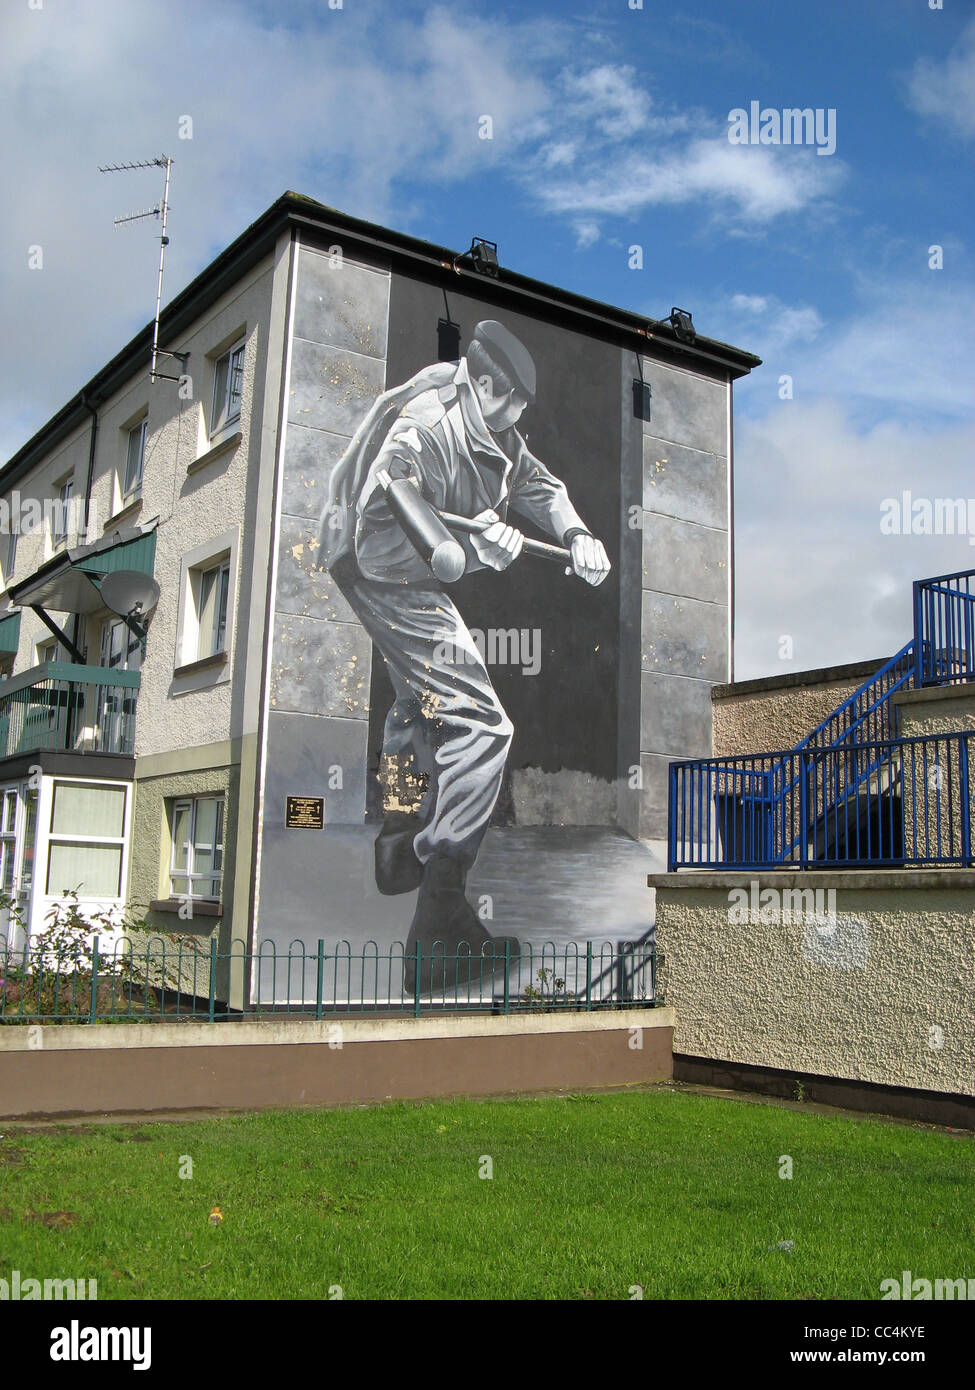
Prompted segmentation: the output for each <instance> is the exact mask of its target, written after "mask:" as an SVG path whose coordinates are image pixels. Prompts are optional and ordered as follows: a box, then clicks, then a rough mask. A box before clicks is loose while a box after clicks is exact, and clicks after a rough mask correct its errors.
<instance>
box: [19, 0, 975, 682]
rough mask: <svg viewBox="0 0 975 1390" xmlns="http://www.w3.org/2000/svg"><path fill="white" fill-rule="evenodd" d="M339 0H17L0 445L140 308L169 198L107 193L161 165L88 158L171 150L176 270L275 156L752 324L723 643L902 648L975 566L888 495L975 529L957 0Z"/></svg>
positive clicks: (290, 168)
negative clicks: (753, 138)
mask: <svg viewBox="0 0 975 1390" xmlns="http://www.w3.org/2000/svg"><path fill="white" fill-rule="evenodd" d="M337 4H338V0H331V5H330V3H329V0H279V2H277V3H272V0H263V2H262V0H254V2H253V3H247V0H207V3H206V4H205V5H200V4H198V3H196V0H166V3H165V4H163V3H160V0H4V4H3V8H2V14H0V93H2V95H0V102H2V117H3V129H4V140H3V143H2V147H0V148H2V153H0V160H2V189H3V198H2V200H0V246H2V255H0V302H2V304H3V318H4V327H5V332H4V333H3V335H2V344H0V352H2V355H3V364H2V366H3V370H2V373H0V391H2V395H3V399H2V409H0V455H2V457H4V458H6V457H7V456H9V455H10V454H11V453H13V452H14V450H15V449H16V448H17V447H18V446H19V445H20V444H21V443H23V442H24V440H25V439H26V438H28V437H29V435H30V434H32V433H33V432H34V430H36V429H37V428H38V427H39V426H40V425H41V424H42V423H43V422H44V421H45V420H46V419H47V418H48V417H49V416H50V415H51V414H52V413H53V412H54V411H55V410H56V409H57V408H58V407H59V406H60V405H61V404H63V402H64V401H65V400H66V399H67V398H68V397H69V396H70V395H71V394H73V393H74V392H75V391H76V390H77V389H78V388H79V387H80V386H81V385H82V384H83V383H84V381H85V380H87V379H88V377H90V376H91V375H92V374H93V373H94V372H95V371H96V370H97V369H98V368H99V367H100V366H101V365H102V364H103V363H104V362H105V361H106V360H108V358H110V357H111V356H112V355H113V354H114V353H115V352H116V351H117V350H118V348H119V347H120V346H121V345H122V344H123V343H124V342H125V341H127V339H128V338H129V337H130V336H131V335H132V334H133V333H134V332H135V331H137V329H138V328H139V327H140V326H141V325H142V324H144V323H145V322H146V320H147V319H148V318H149V317H150V316H151V311H152V306H153V302H154V287H155V281H154V267H155V260H156V256H157V253H158V244H157V242H156V241H154V240H153V236H154V234H155V232H156V229H155V224H153V223H148V224H141V225H137V226H136V227H131V228H128V229H126V230H124V231H115V230H113V227H112V219H113V217H114V216H115V215H116V214H118V213H122V212H127V211H130V210H133V211H134V210H137V209H140V208H142V207H148V206H150V205H151V204H152V203H153V201H154V200H155V199H156V198H157V197H158V192H159V189H158V186H157V185H158V179H157V177H156V175H155V174H154V173H153V174H133V175H126V176H121V175H117V176H104V175H99V174H98V173H97V172H96V166H97V165H98V164H103V163H109V162H115V161H120V160H126V159H138V158H145V157H146V156H148V155H152V154H155V153H157V152H160V151H165V152H167V153H169V154H172V155H173V156H174V157H175V160H176V163H175V166H174V170H173V188H172V195H171V202H172V216H171V225H170V231H171V235H172V245H171V248H170V254H169V259H168V261H167V284H166V297H167V298H171V297H173V296H174V295H175V294H176V293H177V292H178V291H179V290H180V289H181V288H182V286H183V285H185V284H186V283H187V282H188V281H189V280H190V279H191V278H192V277H193V276H194V275H195V274H196V273H197V272H198V271H199V270H201V269H202V268H203V266H204V265H206V263H207V262H208V261H209V260H210V259H212V257H213V256H214V255H215V254H216V253H217V252H218V251H219V250H221V249H222V247H223V246H225V245H226V244H227V243H228V242H229V241H230V240H232V239H233V237H235V236H236V235H237V234H238V233H239V232H240V231H242V230H243V228H244V227H245V226H246V225H247V224H248V223H249V222H251V221H252V220H253V219H254V218H255V217H256V216H258V215H259V213H260V212H261V211H262V210H263V209H264V208H265V207H266V206H267V205H268V204H269V203H271V202H272V201H273V200H274V199H275V198H276V197H277V196H278V195H279V194H280V193H282V192H283V191H284V190H285V189H288V188H291V189H296V190H298V191H300V192H303V193H306V194H308V195H310V196H312V197H314V198H318V199H320V200H321V201H323V202H326V203H329V204H331V205H333V206H335V207H338V208H341V209H343V210H345V211H347V212H350V213H353V214H355V215H357V216H360V217H365V218H369V219H372V220H375V221H378V222H380V223H383V224H385V225H388V226H392V227H396V228H398V229H401V230H403V231H408V232H411V233H413V234H414V235H417V236H421V237H426V238H429V239H431V240H433V241H436V242H440V243H443V244H445V245H447V246H452V247H456V248H458V249H462V248H464V247H466V246H467V245H468V243H469V241H470V237H471V235H472V234H476V235H480V236H487V237H490V238H492V239H495V240H497V241H498V243H499V248H500V256H501V259H502V262H503V264H504V265H506V266H509V267H511V268H513V269H516V270H518V271H521V272H523V273H525V274H528V275H533V276H537V277H539V278H541V279H544V280H548V281H550V282H552V283H555V284H558V285H562V286H565V287H567V288H569V289H573V290H577V291H579V292H581V293H583V294H587V295H591V296H593V297H595V298H597V299H602V300H606V301H608V302H611V303H615V304H619V305H621V306H623V307H625V308H627V309H630V310H633V311H635V312H638V313H646V314H647V315H648V316H649V317H656V316H659V315H661V314H666V313H667V312H669V310H670V307H671V305H673V304H679V305H682V306H685V307H687V308H689V309H691V310H692V312H693V314H694V320H695V324H696V326H697V327H698V329H699V330H700V331H701V332H702V333H705V334H707V335H709V336H713V337H717V338H721V339H724V340H726V341H729V342H732V343H735V344H736V345H738V346H740V347H744V348H747V349H749V350H751V351H753V352H756V353H757V354H759V355H760V356H761V357H762V358H763V359H764V361H765V365H764V366H763V367H761V368H760V369H759V370H758V371H757V372H756V373H754V374H753V375H752V377H750V378H749V379H747V380H746V381H744V382H742V383H740V384H739V385H738V387H737V388H736V509H737V512H736V514H737V541H738V640H737V654H736V655H737V669H736V674H737V675H738V676H739V677H740V678H744V677H747V676H753V675H763V674H771V673H774V672H777V671H782V670H788V669H804V668H808V667H813V666H819V665H825V664H831V663H834V662H840V661H850V660H859V659H865V658H873V657H881V656H884V655H885V654H888V653H890V652H892V651H893V650H895V649H896V648H898V647H900V646H901V645H902V644H903V642H904V641H906V640H907V638H908V637H909V635H910V625H911V619H910V584H909V581H910V579H911V578H913V577H919V576H921V575H927V574H935V573H940V572H942V571H946V570H951V569H961V568H972V567H975V546H973V545H972V544H971V543H970V538H969V536H967V535H963V536H925V535H913V536H912V535H900V536H891V535H885V534H882V532H881V529H880V518H881V504H882V502H883V501H884V499H885V498H888V497H891V496H900V494H901V493H902V492H903V491H904V490H909V491H910V492H911V493H912V495H913V496H914V497H915V498H918V497H929V498H936V497H965V498H968V497H971V498H972V499H973V501H972V506H971V524H972V527H973V534H975V466H973V460H975V449H973V445H975V425H973V404H975V391H973V364H975V326H973V320H975V314H973V308H975V293H973V290H975V265H973V259H972V252H971V248H970V245H969V239H970V230H971V227H972V225H973V222H975V196H973V181H972V155H973V149H975V3H973V0H943V6H942V7H941V8H932V4H935V5H937V0H858V3H857V4H856V5H851V4H850V3H849V0H817V3H816V4H815V5H810V4H809V3H808V0H775V3H774V4H773V3H769V0H738V3H736V4H728V3H727V0H724V3H720V4H719V3H717V2H716V0H685V2H684V3H682V4H680V5H665V4H663V3H662V0H644V3H643V5H642V7H640V6H639V5H638V0H588V3H581V0H560V3H553V2H550V0H540V2H539V3H520V4H513V3H505V2H504V0H500V2H499V0H495V3H493V4H484V3H483V0H482V2H481V3H468V0H457V3H451V4H449V5H445V4H437V3H425V2H424V0H342V4H341V8H332V7H331V6H332V5H337ZM752 101H757V102H759V103H760V104H761V106H762V107H763V108H777V109H781V108H783V107H812V108H822V109H823V110H824V111H825V110H828V109H833V110H834V111H835V113H836V114H835V132H836V149H835V152H834V153H832V154H828V155H820V154H818V153H817V151H816V149H815V147H803V146H783V145H778V146H775V145H760V144H759V145H748V146H739V145H733V144H732V143H731V142H730V141H729V139H728V131H729V123H728V115H729V112H730V111H731V110H733V109H735V108H749V106H750V103H751V102H752ZM186 115H189V116H191V117H192V122H193V138H192V139H191V140H180V139H179V138H178V129H179V121H180V118H181V117H182V116H186ZM485 115H490V117H491V118H492V123H493V139H491V140H485V139H481V138H479V129H482V128H483V127H482V126H480V125H479V121H480V118H481V117H482V116H485ZM34 245H40V246H41V247H42V248H43V255H44V268H43V270H42V271H30V270H28V268H27V261H28V247H30V246H34ZM634 245H639V246H640V247H642V249H643V269H642V270H635V269H631V268H630V265H629V261H630V259H631V257H630V255H629V248H630V247H632V246H634ZM932 246H940V247H941V248H943V249H942V256H943V268H941V269H932V268H931V267H930V265H929V261H930V259H931V257H930V253H929V248H930V247H932ZM785 375H788V376H790V377H791V378H792V383H793V385H792V390H793V397H792V399H791V400H787V399H781V398H780V385H779V383H780V379H781V378H782V377H783V376H785ZM784 636H788V637H789V638H791V644H792V655H791V657H787V658H783V657H782V655H781V653H782V651H783V649H784V648H783V644H782V642H781V638H782V637H784Z"/></svg>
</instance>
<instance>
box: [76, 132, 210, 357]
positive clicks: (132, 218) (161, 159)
mask: <svg viewBox="0 0 975 1390" xmlns="http://www.w3.org/2000/svg"><path fill="white" fill-rule="evenodd" d="M172 167H173V160H172V159H171V157H170V156H169V155H168V154H162V155H157V157H156V158H155V159H143V160H137V161H132V162H130V163H128V164H100V165H99V166H98V172H99V173H100V174H121V173H126V172H128V171H129V170H130V169H165V171H166V182H165V184H164V187H163V195H162V202H160V203H159V204H158V205H157V206H156V207H154V208H146V209H145V210H144V211H143V212H130V213H128V214H127V215H126V216H125V217H116V219H115V226H116V227H121V226H122V225H123V224H124V223H126V222H141V221H142V219H143V218H145V217H158V218H160V219H161V224H162V225H161V227H160V237H159V277H158V280H157V281H156V316H155V318H154V319H153V322H152V361H151V364H150V368H149V380H150V381H157V380H159V379H160V378H161V379H162V380H164V381H179V380H180V378H179V377H178V376H171V375H170V374H169V373H168V372H157V371H156V362H157V360H158V358H159V357H160V355H161V356H163V357H176V358H178V359H179V361H180V363H181V364H182V366H183V367H184V368H185V367H186V362H187V359H188V357H189V353H188V352H167V351H166V349H165V348H161V347H160V346H159V312H160V309H161V308H162V287H163V269H164V267H165V264H166V247H167V246H168V245H169V237H168V236H167V235H166V219H167V218H168V216H169V174H170V170H171V169H172Z"/></svg>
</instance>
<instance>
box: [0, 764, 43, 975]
mask: <svg viewBox="0 0 975 1390" xmlns="http://www.w3.org/2000/svg"><path fill="white" fill-rule="evenodd" d="M36 836H37V791H36V790H35V789H34V788H32V787H30V786H29V785H28V784H27V783H26V782H24V783H21V784H20V785H18V786H7V787H0V895H2V901H0V942H2V941H3V939H4V938H6V942H7V947H8V948H9V949H10V950H20V949H21V948H22V947H23V945H24V934H23V932H22V930H21V926H23V927H24V928H25V929H26V930H27V931H28V932H29V931H30V922H31V903H32V898H33V887H34V843H35V840H36Z"/></svg>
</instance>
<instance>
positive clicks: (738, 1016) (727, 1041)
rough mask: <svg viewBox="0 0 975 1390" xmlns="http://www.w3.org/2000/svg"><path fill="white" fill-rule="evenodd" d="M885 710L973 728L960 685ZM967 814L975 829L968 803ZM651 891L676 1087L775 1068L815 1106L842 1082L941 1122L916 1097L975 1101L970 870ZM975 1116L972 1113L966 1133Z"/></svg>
mask: <svg viewBox="0 0 975 1390" xmlns="http://www.w3.org/2000/svg"><path fill="white" fill-rule="evenodd" d="M880 664H881V663H878V667H879V665H880ZM873 669H877V667H874V668H873ZM814 674H818V673H814ZM834 689H835V686H834ZM718 698H719V700H721V698H722V696H721V695H720V694H719V696H718ZM830 698H831V699H832V695H831V696H830ZM895 705H896V717H897V722H898V729H899V732H900V733H901V734H902V735H903V736H904V737H921V736H925V735H936V734H946V733H952V732H956V731H959V730H972V729H975V699H973V697H972V694H971V687H970V686H947V687H938V688H933V689H929V690H920V691H913V690H911V691H903V692H900V693H899V694H898V695H897V696H895ZM740 717H741V716H740V715H739V718H740ZM807 732H808V730H807ZM772 746H779V745H778V744H777V743H776V742H775V740H774V739H773V740H772ZM932 756H933V754H932ZM942 756H945V755H942ZM946 766H950V764H948V763H947V760H946ZM955 772H956V770H955ZM955 772H953V773H952V784H951V785H950V786H949V788H948V793H949V794H950V795H951V796H952V799H953V801H954V803H955V808H956V814H957V812H958V811H959V810H960V807H959V802H958V787H957V785H956V782H955ZM907 782H908V785H910V779H907ZM968 811H969V817H970V819H971V820H973V821H975V804H970V805H969V808H968ZM911 820H912V815H911V808H910V804H909V802H908V803H906V804H905V824H906V825H907V826H908V827H910V825H911ZM955 823H956V824H957V823H958V822H957V819H956V821H955ZM973 830H975V825H973ZM909 845H910V841H908V847H909ZM649 881H650V885H651V887H653V888H654V889H655V891H656V913H657V947H658V952H659V978H660V981H661V984H662V989H663V993H664V996H665V997H666V1000H667V1003H668V1004H670V1005H672V1006H673V1007H674V1009H675V1015H676V1029H675V1034H674V1052H675V1058H676V1059H677V1061H676V1063H675V1068H676V1070H675V1074H676V1075H678V1076H685V1077H687V1079H695V1080H700V1079H706V1078H709V1077H710V1078H712V1079H720V1078H721V1077H722V1076H724V1077H728V1076H730V1075H733V1074H734V1072H735V1068H736V1067H741V1068H744V1069H745V1081H744V1084H756V1083H755V1075H756V1074H757V1073H759V1072H765V1071H769V1070H771V1071H777V1072H780V1073H786V1074H792V1075H793V1076H801V1077H805V1078H807V1086H808V1084H809V1083H808V1078H810V1077H812V1078H820V1079H823V1078H829V1079H830V1083H831V1085H832V1086H833V1089H832V1090H823V1091H822V1092H821V1098H823V1099H829V1098H830V1096H831V1095H835V1094H836V1092H835V1083H836V1082H843V1081H845V1082H852V1083H864V1082H866V1083H870V1084H872V1085H873V1086H879V1087H884V1088H888V1089H889V1088H903V1091H904V1094H903V1095H902V1096H901V1097H900V1098H899V1101H898V1104H899V1105H900V1107H901V1109H902V1110H903V1113H905V1114H914V1115H918V1116H922V1117H923V1116H927V1117H928V1118H939V1117H940V1118H941V1119H942V1121H944V1116H945V1114H946V1113H947V1112H945V1111H944V1110H941V1109H939V1108H938V1107H939V1102H938V1101H937V1099H932V1098H931V1097H930V1095H928V1096H927V1097H926V1098H925V1096H924V1095H923V1094H922V1093H932V1092H933V1093H937V1095H938V1096H940V1097H948V1098H950V1097H956V1098H958V1097H964V1098H972V1097H975V1069H973V1058H975V993H973V990H972V981H973V979H975V871H973V870H971V869H960V868H946V869H938V868H930V869H870V870H856V869H848V870H831V871H827V870H823V871H808V872H803V873H792V872H780V871H776V872H763V871H761V870H755V871H751V872H749V871H736V872H722V871H718V872H696V871H690V872H684V871H681V872H679V873H676V874H659V875H651V876H650V880H649ZM905 982H907V983H905ZM750 1069H751V1070H750ZM739 1081H741V1077H739ZM787 1093H788V1092H787V1091H783V1094H787ZM912 1094H913V1096H914V1097H915V1099H912ZM844 1103H852V1104H855V1105H858V1106H859V1107H860V1108H862V1107H863V1106H864V1105H865V1104H866V1105H870V1103H871V1101H870V1095H869V1094H867V1095H866V1096H864V1095H863V1094H860V1095H859V1096H858V1095H857V1093H856V1091H855V1089H854V1090H850V1091H849V1092H848V1093H845V1099H844ZM873 1104H874V1106H875V1108H881V1109H889V1108H890V1104H891V1101H890V1098H889V1097H885V1099H884V1100H883V1101H877V1100H876V1099H875V1100H874V1102H873ZM959 1104H960V1102H959ZM973 1113H975V1111H973V1110H972V1108H971V1106H967V1107H966V1108H965V1110H964V1114H967V1116H968V1118H967V1119H965V1118H962V1119H961V1122H963V1123H966V1124H970V1123H971V1118H972V1114H973ZM962 1115H963V1112H962V1111H961V1110H958V1111H957V1113H956V1114H955V1119H954V1120H948V1121H947V1122H949V1123H952V1122H957V1121H958V1119H959V1118H961V1117H962Z"/></svg>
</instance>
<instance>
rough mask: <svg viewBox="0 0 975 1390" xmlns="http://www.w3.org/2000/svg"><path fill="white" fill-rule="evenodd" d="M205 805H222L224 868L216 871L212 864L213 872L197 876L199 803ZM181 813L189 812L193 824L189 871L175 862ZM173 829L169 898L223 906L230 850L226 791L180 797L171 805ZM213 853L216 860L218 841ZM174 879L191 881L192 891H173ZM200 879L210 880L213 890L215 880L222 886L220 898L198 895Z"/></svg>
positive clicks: (189, 836) (191, 826)
mask: <svg viewBox="0 0 975 1390" xmlns="http://www.w3.org/2000/svg"><path fill="white" fill-rule="evenodd" d="M201 801H215V802H216V803H217V804H218V806H219V807H220V814H219V825H220V840H219V849H220V868H219V869H216V868H214V867H213V866H212V864H211V867H210V869H209V871H208V872H205V873H199V872H197V871H196V870H195V869H194V867H193V865H194V858H193V856H194V853H195V851H196V821H197V813H198V807H199V803H200V802H201ZM181 809H188V810H189V822H188V832H187V840H186V849H187V854H186V868H185V869H184V868H178V867H177V865H176V862H175V861H176V850H177V841H176V838H175V835H174V833H173V832H174V829H175V826H176V821H177V816H178V813H179V811H180V810H181ZM169 826H170V850H169V884H168V891H169V896H170V898H180V899H183V898H189V899H191V900H192V901H193V902H208V903H219V902H221V901H222V900H223V871H224V857H225V855H226V850H227V794H226V792H224V791H219V792H201V793H200V795H199V796H177V797H173V799H172V801H171V803H170V821H169ZM210 849H211V851H212V852H213V853H214V857H215V855H216V850H217V842H216V841H214V843H213V844H212V845H211V846H210ZM174 879H186V880H187V888H188V890H189V891H185V890H183V889H180V890H179V891H177V890H176V889H175V888H174V887H173V880H174ZM196 879H203V880H206V881H207V883H208V884H210V885H211V886H212V883H213V880H214V879H216V880H218V883H219V892H218V893H216V894H214V893H212V892H210V893H196V892H194V888H195V886H196V885H195V883H194V880H196Z"/></svg>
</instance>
